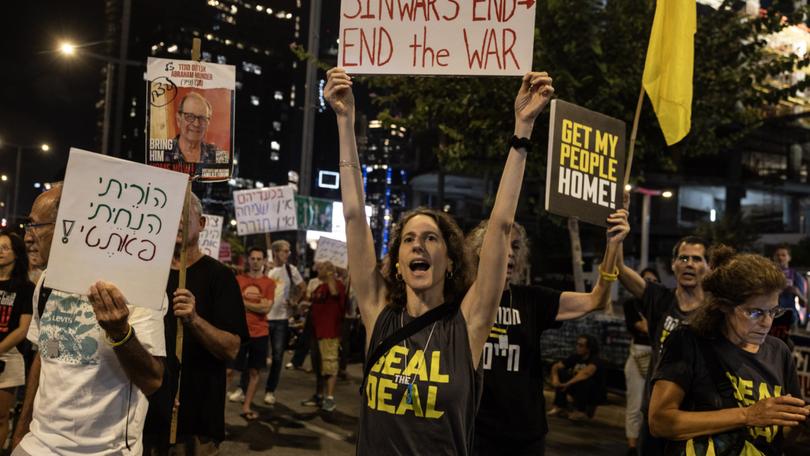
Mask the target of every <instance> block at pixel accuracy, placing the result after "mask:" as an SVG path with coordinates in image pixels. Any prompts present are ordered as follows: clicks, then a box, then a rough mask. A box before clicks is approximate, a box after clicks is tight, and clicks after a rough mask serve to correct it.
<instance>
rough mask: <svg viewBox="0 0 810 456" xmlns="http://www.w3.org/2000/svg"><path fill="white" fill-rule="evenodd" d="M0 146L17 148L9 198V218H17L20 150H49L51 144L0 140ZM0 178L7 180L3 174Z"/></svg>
mask: <svg viewBox="0 0 810 456" xmlns="http://www.w3.org/2000/svg"><path fill="white" fill-rule="evenodd" d="M2 146H9V147H14V148H16V149H17V162H16V166H15V173H14V195H13V196H12V200H11V215H10V218H11V219H12V220H16V219H17V200H18V198H19V195H20V180H22V179H20V177H21V176H20V165H21V164H22V152H23V149H29V150H41V151H43V152H48V151H49V150H51V146H50V145H48V143H42V144H33V145H24V144H12V143H8V142H4V141H0V147H2ZM0 180H3V181H6V180H8V176H6V175H5V174H4V175H3V176H0Z"/></svg>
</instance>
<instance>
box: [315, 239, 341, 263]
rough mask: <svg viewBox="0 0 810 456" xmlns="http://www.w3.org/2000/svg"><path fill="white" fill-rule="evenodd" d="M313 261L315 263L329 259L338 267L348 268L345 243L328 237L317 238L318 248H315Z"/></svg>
mask: <svg viewBox="0 0 810 456" xmlns="http://www.w3.org/2000/svg"><path fill="white" fill-rule="evenodd" d="M314 261H315V262H316V263H320V262H323V261H329V262H331V263H332V264H334V265H335V266H337V267H339V268H343V269H346V268H348V267H349V257H348V254H347V253H346V243H345V242H341V241H338V240H337V239H330V238H328V237H322V238H320V239H318V248H317V249H316V250H315V260H314Z"/></svg>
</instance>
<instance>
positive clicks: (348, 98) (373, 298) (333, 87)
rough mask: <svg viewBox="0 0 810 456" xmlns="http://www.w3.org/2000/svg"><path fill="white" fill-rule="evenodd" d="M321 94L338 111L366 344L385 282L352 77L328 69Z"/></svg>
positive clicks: (346, 212) (343, 191)
mask: <svg viewBox="0 0 810 456" xmlns="http://www.w3.org/2000/svg"><path fill="white" fill-rule="evenodd" d="M327 77H328V82H327V84H326V88H325V89H324V95H325V97H326V99H327V100H328V101H329V104H330V105H331V106H332V109H333V110H334V111H335V114H336V115H337V124H338V136H339V138H340V164H339V168H340V195H341V200H342V201H343V217H344V218H345V219H346V244H347V250H348V256H349V277H350V279H351V282H352V286H353V287H354V290H355V294H356V296H357V305H358V308H359V310H360V316H361V317H362V319H363V323H364V324H365V326H366V328H368V331H366V347H368V343H369V341H370V340H371V333H372V330H373V328H374V324H375V323H376V322H377V317H378V316H379V314H380V311H382V309H383V306H384V305H385V283H384V281H383V278H382V275H381V274H380V271H379V269H378V268H377V258H376V255H375V249H374V238H373V237H372V236H371V229H370V228H369V226H368V222H367V221H366V210H365V195H364V194H363V177H362V175H361V173H360V159H359V158H358V156H357V140H356V139H355V136H354V95H353V94H352V81H351V77H349V75H348V74H346V72H345V71H344V70H343V69H342V68H332V69H331V70H329V72H328V73H327Z"/></svg>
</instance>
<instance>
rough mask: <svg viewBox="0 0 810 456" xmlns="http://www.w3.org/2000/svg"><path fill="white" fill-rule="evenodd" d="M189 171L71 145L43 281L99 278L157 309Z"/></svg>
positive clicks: (62, 286) (78, 288) (72, 288)
mask: <svg viewBox="0 0 810 456" xmlns="http://www.w3.org/2000/svg"><path fill="white" fill-rule="evenodd" d="M187 182H188V176H187V175H186V174H181V173H177V172H174V171H168V170H164V169H159V168H155V167H152V166H147V165H144V164H140V163H134V162H130V161H126V160H121V159H118V158H112V157H108V156H105V155H100V154H96V153H93V152H87V151H84V150H80V149H75V148H74V149H71V150H70V157H69V159H68V164H67V172H66V173H65V182H64V187H63V189H62V199H61V202H60V204H59V213H58V214H57V217H56V226H55V231H54V236H53V244H52V247H51V253H50V259H49V261H48V274H47V276H46V279H45V285H46V286H48V287H51V288H54V289H57V290H62V291H67V292H70V293H78V294H87V292H88V290H89V289H90V285H92V284H93V283H95V282H96V281H98V280H105V281H109V282H112V283H114V284H115V285H116V286H118V288H119V289H120V290H121V292H122V293H123V294H124V296H125V297H126V298H127V300H128V301H129V302H130V303H131V304H133V305H137V306H140V307H147V308H151V309H160V306H161V304H162V302H163V297H164V295H165V294H166V281H167V280H168V278H169V268H170V266H171V261H172V254H173V252H174V244H175V239H176V236H177V229H178V226H179V225H180V212H181V211H182V208H183V198H184V196H185V192H186V184H187Z"/></svg>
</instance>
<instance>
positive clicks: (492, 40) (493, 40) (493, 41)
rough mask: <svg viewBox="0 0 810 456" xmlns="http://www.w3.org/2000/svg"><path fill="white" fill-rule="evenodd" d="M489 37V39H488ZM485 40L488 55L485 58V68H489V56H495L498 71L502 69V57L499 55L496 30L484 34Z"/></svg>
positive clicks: (489, 30)
mask: <svg viewBox="0 0 810 456" xmlns="http://www.w3.org/2000/svg"><path fill="white" fill-rule="evenodd" d="M487 35H489V39H487V38H486V37H487ZM484 40H485V41H486V42H487V53H486V55H485V56H484V68H488V67H489V56H490V55H494V56H495V59H496V60H497V61H498V69H499V70H500V69H502V68H503V67H502V66H501V57H500V55H498V37H497V35H495V30H492V29H488V30H487V31H486V32H485V33H484ZM493 48H494V49H493Z"/></svg>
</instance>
